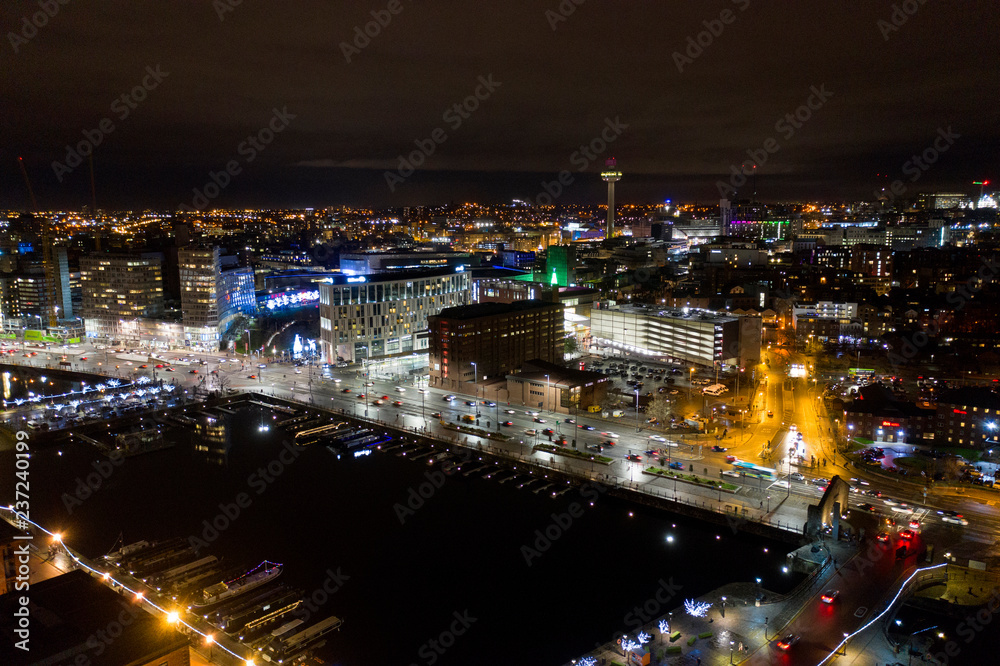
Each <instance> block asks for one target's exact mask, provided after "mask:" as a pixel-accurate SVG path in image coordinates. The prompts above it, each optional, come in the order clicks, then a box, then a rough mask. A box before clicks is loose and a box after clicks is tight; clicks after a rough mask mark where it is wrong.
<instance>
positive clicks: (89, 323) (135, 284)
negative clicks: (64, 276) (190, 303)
mask: <svg viewBox="0 0 1000 666" xmlns="http://www.w3.org/2000/svg"><path fill="white" fill-rule="evenodd" d="M160 271H161V264H160V260H159V259H153V258H142V257H138V256H135V255H127V254H118V255H112V254H102V255H93V256H84V257H81V258H80V290H81V292H82V304H83V310H82V314H83V320H84V327H85V329H86V333H87V337H88V338H94V339H96V340H99V341H121V342H135V343H138V342H139V341H140V338H141V328H142V326H141V324H140V323H139V320H140V319H143V318H147V317H156V316H158V315H160V314H161V313H162V312H163V277H162V275H161V272H160Z"/></svg>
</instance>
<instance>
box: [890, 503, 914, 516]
mask: <svg viewBox="0 0 1000 666" xmlns="http://www.w3.org/2000/svg"><path fill="white" fill-rule="evenodd" d="M892 510H893V511H895V512H896V513H905V514H907V515H909V514H911V513H913V507H911V506H910V505H909V504H906V503H905V502H902V503H900V504H899V505H898V506H894V507H892Z"/></svg>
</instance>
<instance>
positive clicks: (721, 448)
mask: <svg viewBox="0 0 1000 666" xmlns="http://www.w3.org/2000/svg"><path fill="white" fill-rule="evenodd" d="M712 450H713V451H715V452H716V453H725V452H726V451H728V450H729V449H727V448H726V447H724V446H719V445H718V444H716V445H715V446H713V447H712Z"/></svg>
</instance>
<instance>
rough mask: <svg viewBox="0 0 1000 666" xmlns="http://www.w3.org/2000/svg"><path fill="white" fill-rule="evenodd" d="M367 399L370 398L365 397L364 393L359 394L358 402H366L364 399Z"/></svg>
mask: <svg viewBox="0 0 1000 666" xmlns="http://www.w3.org/2000/svg"><path fill="white" fill-rule="evenodd" d="M367 397H368V396H367V395H365V394H364V393H359V394H358V400H364V399H365V398H367Z"/></svg>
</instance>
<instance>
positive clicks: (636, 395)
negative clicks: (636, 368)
mask: <svg viewBox="0 0 1000 666" xmlns="http://www.w3.org/2000/svg"><path fill="white" fill-rule="evenodd" d="M635 431H636V432H639V389H636V390H635Z"/></svg>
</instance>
